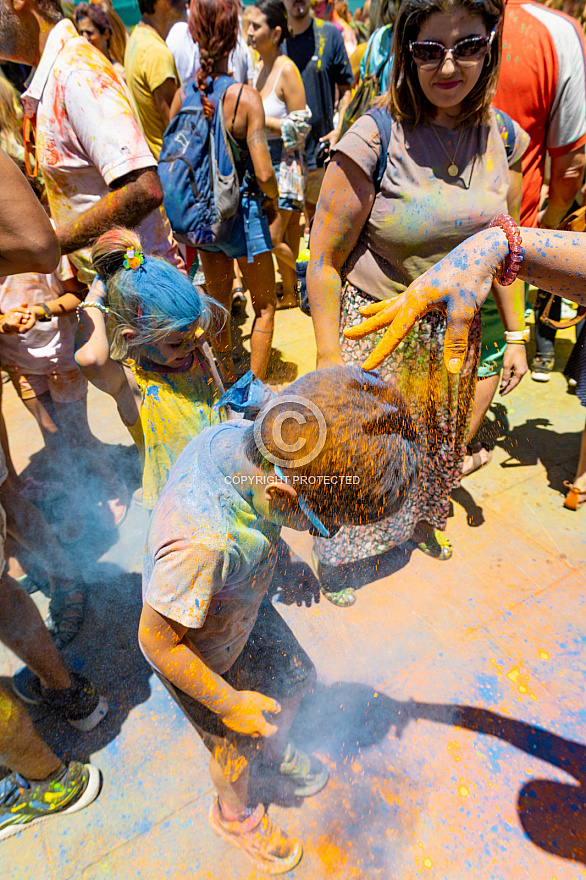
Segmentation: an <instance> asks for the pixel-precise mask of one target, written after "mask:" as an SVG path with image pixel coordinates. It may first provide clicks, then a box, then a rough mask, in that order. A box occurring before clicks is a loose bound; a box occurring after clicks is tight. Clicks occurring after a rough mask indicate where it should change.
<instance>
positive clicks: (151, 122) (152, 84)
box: [124, 21, 181, 159]
mask: <svg viewBox="0 0 586 880" xmlns="http://www.w3.org/2000/svg"><path fill="white" fill-rule="evenodd" d="M124 67H125V68H126V82H127V84H128V88H129V89H130V92H131V94H132V97H133V98H134V103H135V104H136V108H137V110H138V115H139V117H140V123H141V125H142V129H143V131H144V136H145V138H146V141H147V143H148V145H149V147H150V148H151V150H152V153H153V156H154V157H155V159H158V158H159V153H160V152H161V147H162V145H163V134H164V132H165V128H166V125H165V122H164V121H163V118H162V116H161V114H160V112H159V108H158V106H157V102H156V100H155V96H154V94H153V93H154V91H155V89H158V87H159V86H162V85H163V83H164V82H165V80H167V79H174V80H175V83H176V84H177V87H179V85H180V84H181V80H180V79H179V74H178V73H177V68H176V66H175V60H174V58H173V55H172V54H171V51H170V49H169V48H168V47H167V44H166V43H165V41H164V40H163V39H162V37H160V36H159V34H158V33H157V32H156V30H155V29H154V28H152V27H151V26H150V25H148V24H144V23H143V22H142V21H140V22H139V23H138V24H137V26H136V27H135V29H134V30H133V32H132V34H131V35H130V38H129V40H128V43H127V44H126V53H125V56H124Z"/></svg>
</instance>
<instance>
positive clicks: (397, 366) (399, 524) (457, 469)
mask: <svg viewBox="0 0 586 880" xmlns="http://www.w3.org/2000/svg"><path fill="white" fill-rule="evenodd" d="M372 302H373V300H372V298H371V297H369V296H367V295H366V294H364V293H362V291H360V290H358V289H357V288H356V287H354V286H353V285H352V284H349V283H348V282H347V283H346V284H345V286H344V289H343V291H342V303H341V328H343V327H345V326H353V325H355V324H359V323H360V322H361V321H363V320H364V318H363V317H362V316H361V315H360V314H359V312H358V309H359V308H360V307H361V306H365V305H369V304H370V303H372ZM383 334H384V331H380V332H378V333H376V334H373V335H371V336H368V337H366V339H360V340H350V339H346V338H345V337H344V336H342V335H341V345H342V357H343V359H344V363H346V364H352V365H354V366H360V365H361V364H363V363H364V361H365V360H366V357H367V355H368V354H369V353H370V352H371V351H372V349H373V348H374V346H375V344H376V343H377V342H378V341H379V340H380V339H381V338H382V336H383ZM445 335H446V319H445V317H444V316H443V315H442V314H441V313H440V312H438V311H433V312H430V314H428V315H426V316H425V317H424V318H422V319H421V320H420V321H418V322H417V324H416V325H415V326H414V328H413V329H412V330H411V332H410V333H409V335H408V337H407V338H406V339H405V340H404V341H403V342H402V343H401V344H400V345H399V347H398V348H397V349H396V350H395V351H394V352H393V353H392V354H391V355H389V357H388V358H387V359H386V360H385V361H384V363H382V364H381V365H380V367H378V368H377V373H378V374H379V375H380V376H381V377H382V378H384V379H386V380H387V381H390V382H393V383H394V384H395V385H396V386H397V388H398V389H399V391H401V393H402V394H403V396H404V397H405V399H406V401H407V405H408V407H409V409H410V411H411V415H412V417H413V419H414V421H415V422H416V423H417V425H418V428H419V434H420V442H421V478H420V480H419V482H418V484H417V485H416V486H415V487H414V488H413V490H412V491H411V492H410V493H409V496H408V498H407V500H406V501H405V503H404V505H403V506H402V508H401V509H400V510H399V511H398V512H397V513H395V514H393V515H392V516H390V517H388V518H387V519H384V520H381V522H378V523H373V524H372V525H367V526H344V527H343V528H341V529H340V531H339V532H338V533H337V534H336V535H334V537H333V538H331V539H329V540H327V539H325V538H315V553H316V556H317V558H318V559H319V561H320V562H322V563H324V564H326V565H342V564H343V563H346V562H352V561H354V560H358V559H366V558H368V557H369V556H378V555H379V554H380V553H384V552H385V551H386V550H388V549H389V548H391V547H395V546H397V545H398V544H403V543H404V542H405V541H408V540H409V538H410V537H411V536H412V534H413V532H414V529H415V526H416V525H417V523H418V522H420V521H422V520H423V521H425V522H427V523H429V524H430V525H432V526H433V527H434V528H436V529H440V530H442V531H443V530H444V529H445V527H446V523H447V519H448V512H449V509H450V496H451V493H452V489H453V488H455V487H456V486H458V485H459V480H460V473H461V471H462V462H463V459H464V453H465V448H466V437H467V433H468V427H469V422H470V414H471V411H472V404H473V401H474V389H475V386H476V372H477V369H478V358H479V352H480V342H481V332H480V318H479V316H478V315H477V316H476V318H475V319H474V322H473V324H472V327H471V330H470V336H469V340H468V350H467V352H466V356H465V358H464V363H463V366H462V370H461V371H460V373H459V374H458V375H457V376H454V375H451V374H450V373H448V371H447V370H446V368H445V366H444V360H443V347H444V339H445Z"/></svg>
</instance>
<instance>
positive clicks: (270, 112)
mask: <svg viewBox="0 0 586 880" xmlns="http://www.w3.org/2000/svg"><path fill="white" fill-rule="evenodd" d="M284 66H285V65H283V67H284ZM283 67H281V69H280V71H279V73H278V74H277V78H276V80H275V84H274V86H273V88H272V91H271V93H270V94H269V95H267V97H266V98H263V99H262V106H263V108H264V111H265V116H274V117H275V119H284V118H285V116H287V113H288V110H287V105H286V104H285V102H284V101H281V99H280V98H278V97H277V86H278V85H279V80H280V79H281V74H282V73H283ZM280 137H281V135H280V134H276V133H275V132H272V131H267V140H268V141H273V140H277V139H278V138H280Z"/></svg>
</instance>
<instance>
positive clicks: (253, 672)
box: [155, 599, 315, 782]
mask: <svg viewBox="0 0 586 880" xmlns="http://www.w3.org/2000/svg"><path fill="white" fill-rule="evenodd" d="M155 672H156V673H157V675H158V676H159V678H160V679H161V681H162V682H163V684H164V685H165V687H166V688H167V690H168V691H169V693H170V694H171V696H172V697H173V699H174V700H175V701H176V702H177V703H178V704H179V706H180V707H181V708H182V710H183V712H184V714H185V715H186V716H187V718H188V719H189V721H190V722H191V724H192V725H193V726H194V727H195V729H196V730H197V732H198V734H199V735H200V736H201V738H202V740H203V741H204V744H205V746H206V748H207V749H208V751H209V752H210V753H211V754H212V756H213V757H214V758H215V759H216V761H217V762H218V764H220V766H221V767H222V769H223V771H224V774H225V776H226V777H228V778H229V779H230V781H231V782H235V781H236V780H237V779H238V778H239V776H240V775H241V774H242V772H243V770H245V768H246V767H247V766H248V765H249V764H251V763H253V761H254V760H255V759H256V758H258V756H259V754H260V747H261V745H262V737H255V738H253V737H250V736H244V735H242V734H239V733H235V732H234V731H233V730H230V729H229V728H228V727H226V726H225V724H224V723H223V722H222V721H220V719H219V718H218V716H217V715H216V714H215V713H214V712H211V711H210V710H209V709H207V708H206V707H205V706H202V704H201V703H198V702H197V700H194V699H193V697H190V696H189V695H188V694H186V693H184V692H183V691H180V690H178V689H177V688H176V687H174V686H173V685H172V684H171V682H169V681H167V679H166V678H164V677H163V676H162V675H161V674H160V673H159V672H158V671H157V670H155ZM222 678H224V679H225V680H226V681H227V682H228V684H230V685H231V686H232V687H233V688H234V689H235V690H237V691H257V692H258V693H260V694H264V695H265V696H266V697H272V699H274V700H277V702H278V701H280V700H284V699H286V698H292V697H297V696H300V695H302V694H304V693H305V692H306V691H307V690H308V689H309V688H310V687H312V686H313V683H314V681H315V666H314V665H313V663H312V662H311V660H310V659H309V657H308V656H307V654H306V653H305V651H304V650H303V648H302V647H301V645H300V644H299V642H298V641H297V639H296V638H295V636H294V635H293V633H292V632H291V630H290V629H289V627H288V626H287V624H286V623H285V621H284V620H283V618H282V617H281V615H280V614H278V613H277V611H275V609H274V608H273V606H272V604H271V603H270V601H269V600H268V599H264V600H263V601H262V603H261V606H260V610H259V613H258V617H257V620H256V623H255V624H254V628H253V630H252V632H251V633H250V636H249V637H248V641H247V642H246V644H245V646H244V648H243V650H242V653H241V654H240V655H239V656H238V658H237V659H236V661H235V663H234V664H233V666H231V667H230V669H229V670H228V671H227V672H226V673H224V675H223V676H222ZM275 718H277V719H278V715H277V716H275ZM269 720H270V719H269Z"/></svg>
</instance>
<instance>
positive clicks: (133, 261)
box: [123, 248, 144, 269]
mask: <svg viewBox="0 0 586 880" xmlns="http://www.w3.org/2000/svg"><path fill="white" fill-rule="evenodd" d="M143 263H144V254H143V252H142V251H139V250H137V249H135V248H128V250H127V251H126V254H125V255H124V264H123V265H124V268H125V269H138V268H139V267H140V266H142V264H143Z"/></svg>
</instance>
